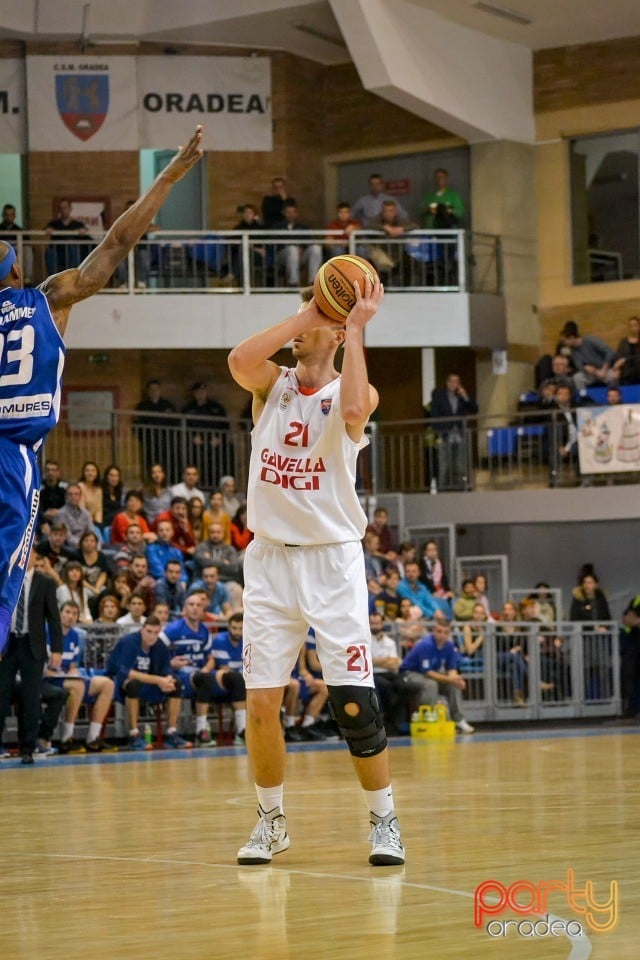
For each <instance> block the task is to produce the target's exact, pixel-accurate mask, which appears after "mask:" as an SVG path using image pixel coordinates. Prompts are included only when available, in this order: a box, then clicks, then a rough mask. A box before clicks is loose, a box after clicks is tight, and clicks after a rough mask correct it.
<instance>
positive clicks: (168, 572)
mask: <svg viewBox="0 0 640 960" xmlns="http://www.w3.org/2000/svg"><path fill="white" fill-rule="evenodd" d="M186 598H187V590H186V587H185V579H184V568H183V566H182V562H181V560H175V559H174V560H167V562H166V564H165V568H164V573H163V575H162V577H160V578H159V579H157V580H156V606H157V605H158V603H166V604H167V606H168V607H169V615H170V618H171V619H174V618H175V617H179V616H180V614H181V613H182V607H183V606H184V601H185V600H186Z"/></svg>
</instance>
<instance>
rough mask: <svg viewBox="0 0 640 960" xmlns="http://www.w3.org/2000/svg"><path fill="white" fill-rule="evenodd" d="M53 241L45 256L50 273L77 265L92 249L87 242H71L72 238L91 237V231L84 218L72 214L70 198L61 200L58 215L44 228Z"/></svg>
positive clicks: (59, 271)
mask: <svg viewBox="0 0 640 960" xmlns="http://www.w3.org/2000/svg"><path fill="white" fill-rule="evenodd" d="M44 231H45V233H46V234H47V236H48V237H50V238H52V239H53V243H52V244H51V245H50V246H48V247H47V249H46V250H45V254H44V258H45V263H46V266H47V273H48V274H49V275H51V274H54V273H61V272H62V271H63V270H69V269H70V268H71V267H77V266H78V264H79V263H80V262H81V261H82V260H84V258H85V256H86V255H87V252H88V250H89V249H90V248H89V246H88V245H87V244H86V243H82V244H80V243H69V242H68V241H70V240H80V239H82V238H83V237H84V238H88V237H89V231H88V230H87V228H86V227H85V225H84V223H83V222H82V220H74V219H73V217H72V216H71V203H70V202H69V200H60V201H59V203H58V216H57V217H56V218H55V219H54V220H50V221H49V223H48V224H47V225H46V226H45V228H44Z"/></svg>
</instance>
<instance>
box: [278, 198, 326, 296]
mask: <svg viewBox="0 0 640 960" xmlns="http://www.w3.org/2000/svg"><path fill="white" fill-rule="evenodd" d="M273 229H274V230H281V231H287V232H297V231H301V230H310V229H311V228H310V227H309V226H308V225H307V224H306V223H301V222H300V220H299V219H298V205H297V203H296V202H295V200H286V201H285V203H284V207H283V210H282V219H281V220H279V221H278V222H277V223H274V224H273ZM321 264H322V247H321V245H320V244H319V243H311V242H310V241H309V240H308V239H306V240H304V241H303V240H300V241H299V242H298V243H285V244H282V245H278V249H277V252H276V269H278V268H283V269H284V271H285V280H286V283H287V286H289V287H300V268H301V267H305V268H306V276H307V282H308V283H309V284H311V283H313V278H314V277H315V275H316V273H317V272H318V270H319V269H320V266H321Z"/></svg>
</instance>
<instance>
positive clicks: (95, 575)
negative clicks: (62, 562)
mask: <svg viewBox="0 0 640 960" xmlns="http://www.w3.org/2000/svg"><path fill="white" fill-rule="evenodd" d="M74 559H75V560H78V562H79V563H80V564H81V565H82V575H83V586H84V589H85V590H86V591H87V593H88V595H89V597H95V596H97V595H98V594H99V593H100V591H101V590H102V589H103V588H104V587H105V585H106V583H107V579H108V576H109V567H108V564H107V558H106V557H105V555H104V553H103V552H102V551H101V550H99V549H98V538H97V536H96V534H95V533H94V532H93V531H92V530H91V531H88V532H87V533H85V534H83V536H82V537H81V538H80V543H79V544H78V552H77V554H76V556H75V557H74Z"/></svg>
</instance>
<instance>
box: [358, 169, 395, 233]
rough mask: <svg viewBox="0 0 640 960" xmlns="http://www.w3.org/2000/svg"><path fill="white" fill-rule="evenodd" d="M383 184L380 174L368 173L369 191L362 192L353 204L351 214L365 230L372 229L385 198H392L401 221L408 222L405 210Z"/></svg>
mask: <svg viewBox="0 0 640 960" xmlns="http://www.w3.org/2000/svg"><path fill="white" fill-rule="evenodd" d="M384 186H385V185H384V180H383V179H382V176H381V175H380V174H379V173H371V174H370V175H369V192H368V193H365V194H363V196H361V197H359V198H358V199H357V200H356V202H355V203H354V204H353V207H352V210H351V216H352V217H353V218H354V219H355V220H359V221H360V222H361V223H362V226H363V227H364V228H365V230H371V229H372V224H373V222H374V221H375V220H376V218H377V217H379V216H380V214H381V212H382V205H383V203H384V202H385V200H393V202H394V203H395V205H396V209H397V211H398V216H399V218H400V220H401V222H403V223H406V222H408V219H409V218H408V217H407V212H406V210H405V209H404V207H402V206H401V204H400V203H399V201H397V200H395V199H394V198H393V197H392V196H391V194H390V193H386V191H385V189H384Z"/></svg>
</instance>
